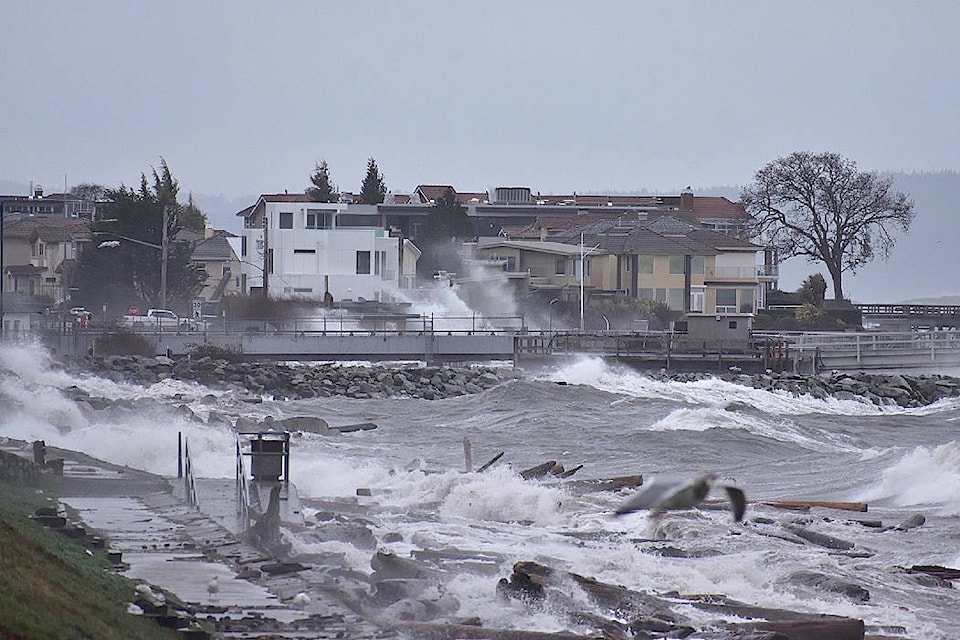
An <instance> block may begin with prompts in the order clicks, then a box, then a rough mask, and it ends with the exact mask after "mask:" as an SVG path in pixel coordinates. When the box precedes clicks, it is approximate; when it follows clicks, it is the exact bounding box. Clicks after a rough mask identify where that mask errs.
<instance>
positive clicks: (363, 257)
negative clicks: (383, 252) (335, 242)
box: [357, 251, 370, 274]
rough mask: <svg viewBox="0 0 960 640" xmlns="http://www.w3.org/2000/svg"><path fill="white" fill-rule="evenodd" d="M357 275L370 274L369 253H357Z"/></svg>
mask: <svg viewBox="0 0 960 640" xmlns="http://www.w3.org/2000/svg"><path fill="white" fill-rule="evenodd" d="M357 273H360V274H369V273H370V252H369V251H357Z"/></svg>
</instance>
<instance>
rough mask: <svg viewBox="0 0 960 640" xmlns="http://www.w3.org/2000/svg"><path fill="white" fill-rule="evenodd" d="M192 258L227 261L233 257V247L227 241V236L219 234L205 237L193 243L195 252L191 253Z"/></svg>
mask: <svg viewBox="0 0 960 640" xmlns="http://www.w3.org/2000/svg"><path fill="white" fill-rule="evenodd" d="M190 259H191V260H195V261H197V262H200V261H221V262H226V261H229V260H231V259H233V248H232V247H231V246H230V243H229V242H228V241H227V236H225V235H223V234H217V235H214V236H211V237H209V238H204V239H203V240H200V241H198V242H197V243H196V244H195V245H193V252H192V253H191V254H190Z"/></svg>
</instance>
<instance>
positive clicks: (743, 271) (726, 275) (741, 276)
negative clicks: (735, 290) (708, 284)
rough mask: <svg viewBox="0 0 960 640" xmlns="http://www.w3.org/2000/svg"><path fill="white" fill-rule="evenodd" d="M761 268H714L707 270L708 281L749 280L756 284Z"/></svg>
mask: <svg viewBox="0 0 960 640" xmlns="http://www.w3.org/2000/svg"><path fill="white" fill-rule="evenodd" d="M759 268H760V267H756V266H753V267H714V268H713V269H707V273H706V279H707V280H725V281H726V280H749V281H751V282H756V280H757V276H758V275H759V274H758V273H757V270H758V269H759Z"/></svg>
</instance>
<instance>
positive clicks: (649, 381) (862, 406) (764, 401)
mask: <svg viewBox="0 0 960 640" xmlns="http://www.w3.org/2000/svg"><path fill="white" fill-rule="evenodd" d="M545 378H546V379H548V380H550V381H553V382H566V383H568V384H582V385H589V386H591V387H594V388H596V389H599V390H601V391H607V392H609V393H615V394H619V395H623V396H625V397H626V400H625V401H629V400H630V399H632V398H641V399H657V400H669V401H673V402H681V403H685V404H695V405H707V406H714V407H725V406H728V405H730V404H731V403H741V404H744V405H747V406H750V407H754V408H756V409H759V410H761V411H764V412H766V413H774V414H783V415H804V414H828V415H850V416H870V415H885V414H909V415H929V414H931V413H936V412H938V411H943V410H947V409H951V408H956V407H957V406H958V402H957V401H956V400H945V401H941V402H939V403H935V404H933V405H930V406H927V407H921V408H913V409H905V408H902V407H898V406H882V407H881V406H878V405H875V404H873V403H871V402H867V401H859V400H840V399H837V398H824V399H817V398H814V397H813V396H810V395H807V394H804V395H794V394H791V393H788V392H786V391H781V390H776V391H765V390H762V389H755V388H753V387H750V386H746V385H742V384H736V383H733V382H727V381H725V380H721V379H719V378H708V379H704V380H696V381H692V382H679V381H674V380H657V379H654V378H652V377H650V376H647V375H644V374H642V373H639V372H637V371H634V370H632V369H628V368H625V367H621V366H617V365H612V364H610V363H607V362H606V361H605V360H603V359H602V358H592V357H584V358H581V359H578V360H577V361H575V362H573V363H571V364H568V365H565V366H562V367H560V368H559V369H557V370H555V371H552V372H550V373H548V374H546V375H545Z"/></svg>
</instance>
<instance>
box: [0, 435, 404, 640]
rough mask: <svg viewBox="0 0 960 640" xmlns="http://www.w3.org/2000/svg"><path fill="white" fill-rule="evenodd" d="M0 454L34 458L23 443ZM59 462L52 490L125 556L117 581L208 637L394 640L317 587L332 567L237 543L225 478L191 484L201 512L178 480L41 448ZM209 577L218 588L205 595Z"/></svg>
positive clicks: (8, 444) (331, 593)
mask: <svg viewBox="0 0 960 640" xmlns="http://www.w3.org/2000/svg"><path fill="white" fill-rule="evenodd" d="M2 446H3V448H4V449H5V450H8V451H12V452H14V453H17V454H18V455H21V456H23V457H27V458H28V459H30V460H32V459H33V452H32V446H31V445H30V444H29V443H21V445H20V446H19V447H18V444H17V443H14V442H13V441H6V442H5V443H4V444H3V445H2ZM56 458H62V459H63V460H64V464H63V472H64V473H63V477H62V478H57V479H56V482H55V485H56V486H55V491H56V492H57V493H58V494H59V496H60V501H61V502H62V503H63V504H65V505H67V506H69V507H70V508H72V509H74V510H76V512H78V514H79V517H80V518H81V519H82V521H83V523H84V524H85V525H86V526H87V527H88V528H91V529H96V530H98V531H99V532H101V533H102V535H103V536H104V537H105V538H107V540H108V548H109V549H110V550H111V551H119V552H121V553H122V561H123V563H124V565H125V568H124V569H123V571H122V572H123V574H124V575H126V576H127V577H129V578H131V579H135V580H142V581H145V582H148V583H150V584H153V585H155V586H157V587H160V588H162V589H164V590H166V591H168V592H170V593H172V594H174V595H176V596H177V597H178V598H180V599H181V600H182V601H183V602H185V603H187V604H188V605H190V607H191V609H192V610H193V611H194V612H195V614H196V617H197V619H198V620H200V621H201V622H204V624H205V625H206V626H207V627H208V629H216V630H217V631H216V633H215V637H217V638H249V637H251V636H252V637H270V638H273V637H276V638H289V639H294V638H303V639H307V638H310V639H315V638H390V637H395V635H396V634H395V633H394V632H392V631H389V630H385V629H381V628H378V627H376V626H375V625H373V624H372V623H370V622H368V621H366V620H364V619H362V618H360V617H359V616H358V615H357V614H356V613H354V612H353V611H351V610H350V609H349V608H348V607H346V606H345V605H344V604H342V603H341V602H340V601H339V600H338V599H337V598H336V597H335V595H336V592H335V591H334V590H332V589H331V587H330V585H325V584H324V576H325V574H326V572H327V571H329V570H330V569H331V568H329V567H327V568H324V567H309V566H302V568H300V570H295V571H290V569H292V568H293V569H296V568H298V567H296V566H293V567H291V566H290V565H284V564H282V563H280V562H278V560H277V559H276V558H272V557H269V556H266V555H264V554H263V553H261V552H260V551H259V550H257V549H256V548H254V547H252V546H250V545H248V544H246V543H244V542H243V541H242V540H241V539H240V536H239V535H238V534H239V532H240V523H239V520H238V518H237V514H236V494H235V485H234V482H233V481H232V480H222V479H212V480H203V479H201V480H198V483H197V493H198V502H199V505H200V509H201V510H196V509H194V508H192V507H190V506H189V505H187V503H186V502H185V501H184V500H183V499H182V495H183V489H182V483H181V482H178V481H177V480H176V479H168V478H164V477H161V476H156V475H153V474H149V473H145V472H142V471H137V470H135V469H130V468H126V467H119V466H116V465H112V464H109V463H106V462H103V461H100V460H96V459H94V458H91V457H89V456H87V455H85V454H82V453H78V452H74V451H67V450H62V449H56V448H54V447H47V460H51V459H56ZM293 494H294V496H295V491H293ZM294 504H295V505H296V510H297V512H299V504H298V503H294ZM205 505H206V506H205ZM287 508H288V509H290V505H288V506H287ZM294 515H295V514H294ZM214 577H216V578H217V582H218V583H219V584H218V586H219V589H218V591H217V593H209V592H208V584H209V583H210V581H211V580H212V579H213V578H214ZM299 593H304V594H306V595H307V596H308V597H309V602H308V603H307V604H294V601H293V600H294V596H296V595H297V594H299ZM131 595H132V594H131ZM300 600H303V598H301V599H300Z"/></svg>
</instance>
